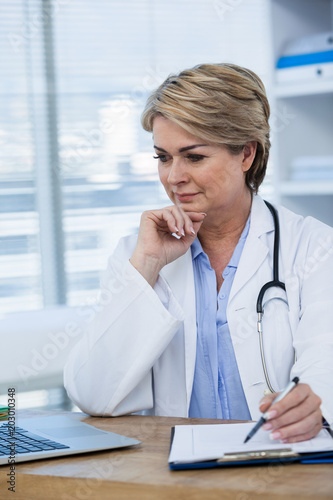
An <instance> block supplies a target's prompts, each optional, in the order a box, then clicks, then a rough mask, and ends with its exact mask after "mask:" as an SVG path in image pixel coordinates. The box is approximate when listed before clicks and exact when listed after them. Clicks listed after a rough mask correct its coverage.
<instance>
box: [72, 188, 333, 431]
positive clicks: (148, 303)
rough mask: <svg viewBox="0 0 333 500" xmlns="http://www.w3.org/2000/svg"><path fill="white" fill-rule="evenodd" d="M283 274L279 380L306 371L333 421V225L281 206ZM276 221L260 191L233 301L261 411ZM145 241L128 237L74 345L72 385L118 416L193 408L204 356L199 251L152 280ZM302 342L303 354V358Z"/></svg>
mask: <svg viewBox="0 0 333 500" xmlns="http://www.w3.org/2000/svg"><path fill="white" fill-rule="evenodd" d="M278 212H279V219H280V239H281V243H280V251H279V266H280V269H279V272H280V280H281V281H284V282H285V283H286V292H284V291H283V290H281V289H276V288H274V289H271V290H269V291H268V292H267V294H266V296H265V299H264V302H265V301H267V299H269V298H271V297H279V298H282V299H287V301H288V304H289V308H288V306H287V305H286V303H285V302H284V300H274V301H271V302H269V303H268V304H267V305H266V307H265V313H264V317H263V329H264V333H263V335H264V347H265V353H266V363H267V366H268V370H269V375H270V380H271V384H272V385H273V387H274V389H275V390H280V389H281V388H283V387H284V386H285V385H286V384H287V382H288V380H289V379H290V378H293V377H294V376H296V375H297V376H299V377H300V380H301V381H302V382H306V383H309V384H310V385H311V387H312V389H313V391H314V392H315V393H317V394H318V395H319V396H320V397H321V399H322V411H323V414H324V416H325V418H326V420H327V421H328V422H329V423H330V424H332V423H333V389H332V384H333V229H332V228H330V227H328V226H326V225H325V224H323V223H321V222H319V221H317V220H315V219H313V218H311V217H307V218H305V219H304V218H303V217H301V216H298V215H296V214H294V213H292V212H290V211H289V210H287V209H285V208H283V207H278ZM273 242H274V224H273V218H272V215H271V213H270V212H269V210H268V208H267V207H266V205H265V204H264V202H263V200H262V199H261V198H260V197H259V196H254V198H253V203H252V211H251V224H250V229H249V234H248V237H247V240H246V243H245V246H244V249H243V252H242V255H241V259H240V262H239V265H238V269H237V272H236V275H235V278H234V282H233V285H232V289H231V292H230V297H229V302H228V306H227V318H228V324H229V328H230V334H231V338H232V341H233V346H234V350H235V355H236V359H237V363H238V368H239V373H240V377H241V380H242V384H243V388H244V392H245V396H246V400H247V403H248V406H249V410H250V413H251V416H252V418H253V419H258V418H259V416H260V412H259V409H258V404H259V401H260V399H261V398H262V397H263V395H264V390H265V389H266V388H267V386H266V382H265V378H264V373H263V368H262V362H261V358H260V349H259V340H258V333H257V324H256V321H257V316H256V301H257V296H258V293H259V290H260V288H261V287H262V286H263V285H264V283H266V282H267V281H270V280H271V279H272V262H273ZM135 243H136V237H135V236H131V237H127V238H124V239H122V240H121V241H120V243H119V245H118V247H117V249H116V250H115V252H114V254H113V256H112V257H111V258H110V260H109V265H108V269H107V271H106V274H105V276H104V279H103V281H102V292H101V300H100V304H99V307H98V308H97V310H94V309H90V313H89V322H88V325H87V332H86V334H85V335H84V336H83V338H82V339H81V340H80V341H79V343H78V344H77V345H76V346H75V348H74V350H73V352H72V353H71V354H70V357H69V359H68V362H67V365H66V368H65V387H66V389H67V391H68V394H69V396H70V397H71V399H72V400H73V401H74V402H75V403H76V404H77V405H78V406H79V407H80V408H81V409H82V410H83V411H85V412H87V413H89V414H91V415H103V416H117V415H123V414H127V413H131V412H137V411H141V410H146V412H147V413H150V414H154V415H164V416H183V417H186V416H188V409H189V404H190V398H191V392H192V384H193V376H194V367H195V358H196V335H197V332H196V313H195V287H194V276H193V267H192V257H191V250H189V251H188V252H187V253H186V254H185V255H183V256H182V257H180V258H179V259H177V260H176V261H174V262H172V263H171V264H168V265H167V266H165V267H164V268H163V269H162V271H161V272H160V276H159V278H158V280H157V283H156V285H155V287H154V289H152V288H151V287H150V285H149V284H148V283H147V282H146V281H145V279H144V278H143V277H142V276H141V275H140V273H139V272H138V271H136V269H134V267H133V266H132V265H131V264H130V262H129V258H130V257H131V255H132V252H133V250H134V247H135ZM294 349H295V351H296V355H297V361H296V363H295V364H294V352H295V351H294Z"/></svg>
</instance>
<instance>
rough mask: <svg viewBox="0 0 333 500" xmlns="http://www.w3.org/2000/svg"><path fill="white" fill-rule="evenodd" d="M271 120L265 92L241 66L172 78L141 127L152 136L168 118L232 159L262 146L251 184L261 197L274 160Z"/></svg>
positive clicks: (153, 98)
mask: <svg viewBox="0 0 333 500" xmlns="http://www.w3.org/2000/svg"><path fill="white" fill-rule="evenodd" d="M269 114H270V109H269V103H268V100H267V97H266V92H265V87H264V85H263V83H262V81H261V80H260V78H259V77H258V76H257V75H256V74H255V73H254V72H253V71H251V70H249V69H246V68H242V67H241V66H236V65H235V64H201V65H198V66H195V67H194V68H192V69H188V70H184V71H182V72H180V73H179V74H178V75H171V76H169V77H168V78H167V79H166V80H165V81H164V82H163V83H162V85H160V86H159V87H158V88H157V89H156V90H155V91H154V92H153V93H152V94H151V95H150V97H149V98H148V100H147V103H146V106H145V109H144V111H143V113H142V117H141V123H142V126H143V128H144V129H145V130H147V131H148V132H152V130H153V122H154V118H155V117H156V116H161V115H162V116H164V117H165V118H167V119H169V120H171V121H172V122H174V123H176V124H178V125H180V126H181V127H182V128H183V129H184V130H186V131H188V132H189V133H191V134H193V135H195V136H197V137H200V138H201V139H204V140H206V141H208V142H210V143H212V144H217V145H224V146H226V147H227V149H228V150H229V151H230V152H231V153H232V154H239V153H240V152H241V151H242V150H243V148H244V146H245V145H246V143H248V142H250V141H256V142H257V151H256V155H255V158H254V160H253V163H252V166H251V167H250V169H249V170H248V171H247V172H246V177H245V182H246V185H247V186H248V188H249V189H250V190H251V191H252V192H257V191H258V188H259V186H260V184H261V183H262V181H263V180H264V177H265V173H266V167H267V161H268V155H269V148H270V141H269V124H268V119H269Z"/></svg>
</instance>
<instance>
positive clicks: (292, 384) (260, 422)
mask: <svg viewBox="0 0 333 500" xmlns="http://www.w3.org/2000/svg"><path fill="white" fill-rule="evenodd" d="M298 382H299V378H298V377H295V378H293V379H292V381H291V382H289V384H288V385H287V387H286V388H285V389H284V390H283V391H282V392H280V394H279V395H278V396H277V397H276V398H275V399H274V401H273V403H272V404H271V406H272V405H273V404H275V403H277V402H278V401H281V399H283V398H284V397H285V396H286V395H287V394H288V392H290V391H291V390H292V389H293V388H294V387H295V385H296V384H298ZM271 406H270V407H269V408H271ZM269 408H268V410H267V411H266V412H265V413H264V414H263V416H262V417H261V418H260V420H258V422H257V423H256V424H255V426H254V427H253V429H252V430H251V431H250V432H249V433H248V435H247V436H246V438H245V441H244V443H247V442H248V441H249V440H250V439H251V438H252V437H253V436H254V435H255V433H256V432H257V431H258V430H259V429H260V427H261V426H262V425H264V424H265V423H266V422H267V420H268V412H269Z"/></svg>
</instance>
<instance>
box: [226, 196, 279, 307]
mask: <svg viewBox="0 0 333 500" xmlns="http://www.w3.org/2000/svg"><path fill="white" fill-rule="evenodd" d="M273 230H274V222H273V218H272V216H271V213H270V211H269V209H268V208H267V206H266V205H265V202H264V201H263V199H262V198H261V197H260V196H254V197H253V202H252V208H251V223H250V229H249V234H248V236H247V239H246V242H245V245H244V249H243V252H242V255H241V258H240V261H239V264H238V268H237V272H236V275H235V278H234V282H233V285H232V288H231V291H230V296H229V303H230V302H231V301H232V299H233V298H234V297H235V296H236V294H237V293H238V292H239V290H240V289H241V288H242V287H243V286H244V285H245V284H246V283H247V282H248V281H249V279H250V278H252V276H253V275H254V274H255V273H256V272H257V270H258V269H259V267H260V266H261V264H262V263H263V261H264V260H265V258H266V256H267V254H268V250H269V249H268V247H267V245H266V242H265V241H264V240H263V238H261V237H262V235H264V234H266V233H268V232H270V231H273Z"/></svg>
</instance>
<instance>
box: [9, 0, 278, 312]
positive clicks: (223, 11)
mask: <svg viewBox="0 0 333 500" xmlns="http://www.w3.org/2000/svg"><path fill="white" fill-rule="evenodd" d="M0 10H1V12H0V53H1V54H2V57H1V62H0V77H1V78H0V92H1V102H0V144H1V148H0V194H1V206H0V310H1V311H16V310H23V309H34V308H35V309H38V308H41V307H43V305H52V304H56V303H67V304H68V305H72V306H74V305H77V304H82V303H86V302H88V301H91V300H94V299H95V297H96V293H97V289H98V283H99V276H100V273H101V271H102V270H103V269H104V268H105V266H106V261H107V257H108V255H109V254H110V253H111V251H112V249H113V248H114V247H115V245H116V243H117V241H118V240H119V238H120V237H121V236H123V235H124V234H128V233H131V232H135V231H137V227H138V224H139V218H140V214H141V212H142V211H143V210H144V209H146V208H151V207H157V206H162V205H163V204H165V203H167V199H166V195H165V194H164V192H163V190H162V187H161V186H160V184H159V181H158V177H157V172H156V164H155V161H154V160H153V159H152V141H151V137H150V136H149V134H147V133H146V132H144V131H142V130H141V126H140V114H141V111H142V108H143V105H144V102H145V99H146V97H147V95H148V93H149V92H150V91H151V90H152V89H154V88H155V87H157V86H158V85H159V83H161V82H162V81H163V79H164V78H165V77H166V76H167V75H168V74H170V73H172V72H177V71H179V70H181V69H183V68H186V67H190V66H193V65H195V64H198V63H201V62H219V61H231V62H234V63H236V64H241V65H244V66H247V67H250V68H251V69H253V70H254V71H256V72H257V73H258V74H259V75H260V76H261V77H262V78H263V80H264V81H267V78H268V71H269V64H270V55H269V51H268V47H269V33H268V28H267V26H268V5H267V2H265V1H264V0H251V1H248V2H242V1H239V0H213V1H209V2H207V1H205V0H170V1H168V2H167V1H165V0H164V1H162V0H123V1H120V0H95V1H92V0H53V1H51V0H22V1H19V0H3V1H2V2H1V7H0Z"/></svg>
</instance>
